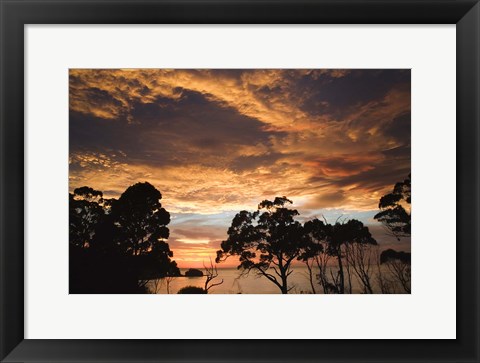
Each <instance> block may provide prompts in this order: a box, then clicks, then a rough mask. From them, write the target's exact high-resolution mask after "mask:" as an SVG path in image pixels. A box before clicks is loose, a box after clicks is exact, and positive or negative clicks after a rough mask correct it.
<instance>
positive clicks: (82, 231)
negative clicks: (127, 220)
mask: <svg viewBox="0 0 480 363" xmlns="http://www.w3.org/2000/svg"><path fill="white" fill-rule="evenodd" d="M102 197H103V194H102V192H100V191H97V190H94V189H92V188H89V187H82V188H77V189H75V190H74V191H73V194H72V193H70V194H69V215H70V216H69V236H70V237H69V238H70V243H71V244H73V245H74V246H76V247H81V248H85V247H88V246H89V242H90V241H91V239H92V237H93V235H94V231H95V227H96V225H97V223H98V222H99V221H100V219H101V218H102V217H103V216H104V214H105V212H104V210H103V208H102V205H101V203H102V202H103V198H102Z"/></svg>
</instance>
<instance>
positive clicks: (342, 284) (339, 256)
mask: <svg viewBox="0 0 480 363" xmlns="http://www.w3.org/2000/svg"><path fill="white" fill-rule="evenodd" d="M337 259H338V273H339V274H340V289H339V291H338V293H339V294H344V293H345V278H344V275H343V265H342V250H341V248H339V249H338V252H337Z"/></svg>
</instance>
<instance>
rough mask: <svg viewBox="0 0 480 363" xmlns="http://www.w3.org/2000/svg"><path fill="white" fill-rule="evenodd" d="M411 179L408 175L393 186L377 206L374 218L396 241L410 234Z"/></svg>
mask: <svg viewBox="0 0 480 363" xmlns="http://www.w3.org/2000/svg"><path fill="white" fill-rule="evenodd" d="M411 198H412V197H411V178H410V174H409V175H408V177H407V178H406V179H405V180H404V181H402V182H398V183H396V184H395V186H394V187H393V191H392V192H391V193H389V194H386V195H384V196H383V197H382V198H381V199H380V202H379V204H378V208H379V209H380V212H379V213H377V214H376V215H375V216H374V218H375V219H376V220H378V221H379V222H381V223H382V224H383V225H384V226H385V227H386V228H387V230H388V231H390V233H391V234H392V235H393V236H395V237H396V238H397V239H400V237H408V236H410V234H411V212H410V205H411V202H412V199H411Z"/></svg>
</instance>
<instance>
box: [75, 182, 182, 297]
mask: <svg viewBox="0 0 480 363" xmlns="http://www.w3.org/2000/svg"><path fill="white" fill-rule="evenodd" d="M161 198H162V195H161V193H160V191H158V190H157V189H156V188H155V187H154V186H153V185H151V184H150V183H147V182H145V183H137V184H134V185H132V186H130V187H129V188H127V190H125V192H124V193H123V194H122V195H121V196H120V198H119V199H118V200H117V199H104V198H103V193H102V192H101V191H97V190H94V189H93V188H90V187H87V186H85V187H81V188H77V189H75V190H74V192H73V193H72V194H70V246H71V247H70V252H71V253H70V257H71V269H70V274H71V282H73V283H72V284H71V290H72V289H73V290H75V286H82V289H86V290H87V291H86V292H88V289H89V288H90V287H91V288H92V289H93V288H94V289H95V291H97V292H98V291H100V292H101V291H107V290H108V291H110V290H113V292H117V293H119V292H128V291H134V290H135V291H138V288H143V287H144V286H145V284H146V281H148V279H150V278H158V277H162V276H178V275H179V274H180V271H179V269H178V267H177V264H176V263H175V261H172V260H171V258H172V257H173V252H172V251H171V250H170V247H169V245H168V243H167V242H166V240H167V238H168V237H169V230H168V227H167V225H168V224H169V222H170V214H169V213H168V212H167V211H166V210H165V209H164V208H162V205H161V203H160V199H161ZM87 266H88V269H89V270H90V271H86V269H85V267H87ZM112 271H115V276H116V277H115V279H116V280H122V276H124V277H125V278H124V279H123V281H124V286H120V287H118V286H116V287H115V288H112V289H110V283H108V282H106V280H108V279H111V275H112ZM102 276H103V277H105V279H102ZM106 276H108V279H107V278H106ZM87 280H88V281H87ZM85 281H87V282H85ZM132 282H133V284H134V285H135V286H134V287H128V288H127V287H125V286H126V285H127V284H128V285H129V286H131V285H132ZM89 284H90V287H89ZM101 284H104V285H106V286H99V285H101ZM102 289H104V290H102ZM71 292H74V291H71ZM82 292H85V291H84V290H82Z"/></svg>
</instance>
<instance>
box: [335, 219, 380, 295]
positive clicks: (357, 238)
mask: <svg viewBox="0 0 480 363" xmlns="http://www.w3.org/2000/svg"><path fill="white" fill-rule="evenodd" d="M327 236H328V248H327V253H329V254H330V255H332V256H335V257H336V258H337V263H338V278H336V279H335V285H336V286H337V288H338V293H340V294H344V293H345V274H344V268H343V267H344V266H343V262H344V261H343V258H344V257H345V249H346V247H345V246H346V245H348V244H352V243H359V244H363V245H365V244H372V245H376V244H377V241H376V240H375V239H374V238H373V237H372V235H371V234H370V231H369V230H368V227H365V226H364V225H363V223H362V222H360V221H358V220H356V219H351V220H349V221H347V222H343V223H340V222H337V223H335V224H334V225H327ZM350 287H351V283H350Z"/></svg>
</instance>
